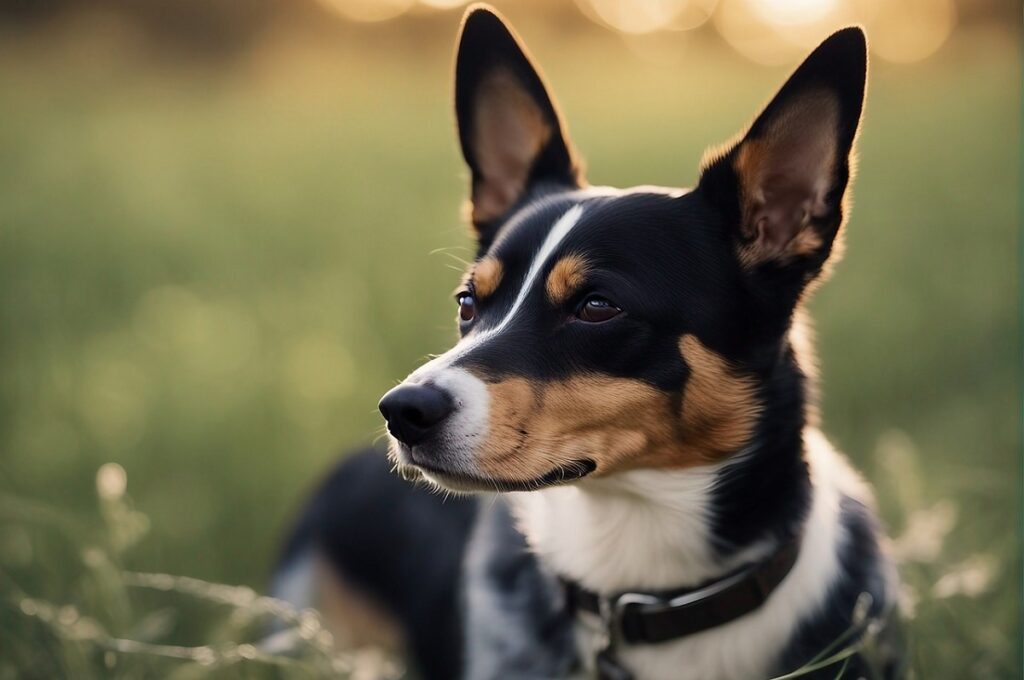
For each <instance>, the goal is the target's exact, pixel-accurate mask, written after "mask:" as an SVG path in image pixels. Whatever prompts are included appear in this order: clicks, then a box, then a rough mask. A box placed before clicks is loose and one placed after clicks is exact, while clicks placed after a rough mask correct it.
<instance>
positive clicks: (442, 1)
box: [420, 0, 469, 9]
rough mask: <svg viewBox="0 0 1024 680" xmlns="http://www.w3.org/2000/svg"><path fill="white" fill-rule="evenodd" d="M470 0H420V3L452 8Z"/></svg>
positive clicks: (435, 7) (436, 7)
mask: <svg viewBox="0 0 1024 680" xmlns="http://www.w3.org/2000/svg"><path fill="white" fill-rule="evenodd" d="M468 2H469V0H420V4H423V5H426V6H427V7H433V8H434V9H452V8H453V7H461V6H462V5H465V4H466V3H468Z"/></svg>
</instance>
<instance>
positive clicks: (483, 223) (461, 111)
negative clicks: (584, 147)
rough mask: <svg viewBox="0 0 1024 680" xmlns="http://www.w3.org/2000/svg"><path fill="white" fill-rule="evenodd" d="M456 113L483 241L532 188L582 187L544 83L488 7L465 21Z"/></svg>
mask: <svg viewBox="0 0 1024 680" xmlns="http://www.w3.org/2000/svg"><path fill="white" fill-rule="evenodd" d="M455 113H456V117H457V119H458V125H459V141H460V142H461V144H462V155H463V157H465V159H466V163H467V164H468V165H469V169H470V171H471V172H472V181H473V184H472V194H471V201H472V221H473V226H474V228H475V229H476V231H477V236H478V238H479V239H480V240H481V241H482V242H484V241H489V240H490V239H491V238H493V236H494V234H493V233H492V232H493V231H494V230H495V229H496V227H497V225H498V224H500V221H501V217H502V216H503V215H505V213H507V212H508V210H509V209H510V208H511V207H512V206H513V205H515V204H516V202H517V201H519V199H520V198H522V197H523V195H524V194H525V193H526V192H527V191H528V190H529V188H530V187H531V185H533V184H534V183H536V182H541V181H551V182H557V183H562V184H566V185H570V186H578V185H579V183H580V178H579V174H580V173H579V170H578V166H577V163H576V159H575V154H574V153H573V151H572V148H571V146H570V145H569V142H568V137H567V135H566V132H565V127H564V126H563V124H562V120H561V118H560V116H559V114H558V107H557V106H556V105H555V102H554V99H553V98H552V97H551V95H550V94H548V89H547V87H546V86H545V84H544V78H543V77H542V76H541V74H540V72H539V71H538V69H537V68H536V67H535V66H534V65H533V63H532V60H531V59H530V57H529V54H528V53H527V51H526V47H525V46H524V45H523V44H522V42H521V41H520V40H519V38H518V37H516V35H515V32H514V30H513V29H512V28H511V26H509V25H508V24H507V23H505V21H504V19H502V17H501V16H500V15H499V14H498V13H497V12H496V11H495V10H493V9H491V8H489V7H486V6H483V5H476V6H473V7H471V8H470V9H469V10H468V11H467V12H466V15H465V18H464V20H463V23H462V32H461V35H460V37H459V47H458V55H457V56H456V60H455Z"/></svg>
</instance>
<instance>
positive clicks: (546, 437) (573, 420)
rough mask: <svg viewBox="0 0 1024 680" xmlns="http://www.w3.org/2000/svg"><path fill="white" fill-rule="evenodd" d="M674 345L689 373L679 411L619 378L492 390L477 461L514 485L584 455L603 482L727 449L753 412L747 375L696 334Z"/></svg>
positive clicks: (667, 398)
mask: <svg viewBox="0 0 1024 680" xmlns="http://www.w3.org/2000/svg"><path fill="white" fill-rule="evenodd" d="M680 349H681V351H682V352H683V357H684V359H685V360H686V362H687V365H688V366H689V367H690V371H691V376H690V378H689V382H688V383H687V387H686V389H685V392H684V394H683V400H682V403H683V406H682V410H681V411H680V410H679V408H678V406H677V403H678V402H676V401H675V400H674V399H673V398H672V395H671V394H669V393H667V392H663V391H661V390H659V389H656V388H654V387H652V386H650V385H648V384H647V383H644V382H642V381H639V380H632V379H627V378H612V377H608V376H600V375H589V376H581V377H576V378H571V379H569V380H564V381H558V382H532V381H529V380H527V379H524V378H512V379H509V380H503V381H500V382H497V383H492V384H490V385H489V386H488V394H489V397H490V405H491V406H490V414H489V419H488V425H489V434H488V438H487V441H486V442H484V443H483V444H482V445H481V447H480V449H478V451H477V456H476V463H477V465H478V466H479V468H480V470H481V471H482V472H483V473H485V474H487V475H490V476H491V477H493V478H495V479H500V480H509V481H517V480H524V479H533V478H536V477H540V476H543V475H544V474H546V473H548V472H550V471H551V470H553V469H556V468H558V467H561V466H565V465H568V464H570V463H571V462H573V461H575V460H580V459H583V458H589V459H591V460H593V461H594V462H595V463H596V464H597V469H596V470H595V472H594V475H595V476H603V475H607V474H611V473H613V472H616V471H619V470H628V469H634V468H685V467H692V466H695V465H702V464H706V463H710V462H713V461H715V460H718V459H720V458H722V457H724V456H727V455H729V454H731V453H735V452H736V451H738V450H740V449H741V448H742V447H743V446H744V445H746V443H747V442H748V441H749V439H750V436H751V435H752V434H753V428H754V425H755V423H756V420H757V417H758V415H759V413H760V406H759V404H758V403H757V401H756V396H755V389H754V382H753V379H752V378H747V377H742V376H737V375H736V374H735V373H734V371H733V370H732V369H731V368H730V367H729V365H728V364H727V362H726V361H725V360H724V359H723V358H721V357H720V356H718V355H717V354H715V353H714V352H712V351H711V350H709V349H707V348H706V347H704V345H703V344H701V343H700V341H699V340H697V339H696V338H695V337H694V336H691V335H687V336H684V337H683V339H682V340H681V341H680Z"/></svg>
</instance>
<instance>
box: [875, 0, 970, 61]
mask: <svg viewBox="0 0 1024 680" xmlns="http://www.w3.org/2000/svg"><path fill="white" fill-rule="evenodd" d="M956 18H957V13H956V5H954V4H953V0H886V1H885V2H882V3H879V8H878V13H877V15H875V16H874V17H873V18H872V20H870V21H866V22H865V23H866V24H867V26H868V32H869V35H870V36H871V51H872V52H873V53H875V54H876V55H878V56H879V57H881V58H882V59H885V60H886V61H893V62H899V63H908V62H914V61H920V60H922V59H925V58H927V57H929V56H931V55H932V54H933V53H935V51H936V50H938V49H939V48H940V47H942V45H943V43H945V42H946V40H947V39H948V38H949V36H950V34H951V33H952V32H953V28H954V27H955V26H956Z"/></svg>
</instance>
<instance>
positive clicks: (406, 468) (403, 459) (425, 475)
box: [390, 440, 597, 493]
mask: <svg viewBox="0 0 1024 680" xmlns="http://www.w3.org/2000/svg"><path fill="white" fill-rule="evenodd" d="M390 455H391V459H392V461H393V462H394V463H395V470H396V472H398V473H399V474H400V475H401V476H402V477H403V478H405V479H408V480H420V479H423V480H426V481H428V482H430V483H432V484H434V485H436V486H438V487H440V488H442V489H446V490H448V491H454V492H457V493H478V492H494V491H498V492H502V493H505V492H510V491H537V490H539V489H545V488H548V487H551V486H560V485H562V484H570V483H572V482H575V481H577V480H580V479H583V478H584V477H586V476H587V475H589V474H590V473H591V472H593V471H594V470H596V469H597V464H596V463H595V462H594V461H592V460H590V459H589V458H582V459H579V460H573V461H570V462H568V463H566V464H564V465H559V466H557V467H555V468H553V469H551V470H549V471H548V472H546V473H544V474H543V475H540V476H536V477H528V478H524V479H504V478H498V477H491V476H488V475H479V474H475V473H467V472H464V471H462V470H455V469H452V468H450V467H448V466H446V465H444V464H441V463H437V462H434V461H433V459H434V458H435V457H436V456H434V455H431V460H430V461H426V460H424V456H423V454H422V453H421V452H419V451H417V450H415V449H412V448H410V447H408V446H406V445H405V444H402V443H400V442H397V441H395V440H392V441H391V451H390Z"/></svg>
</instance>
